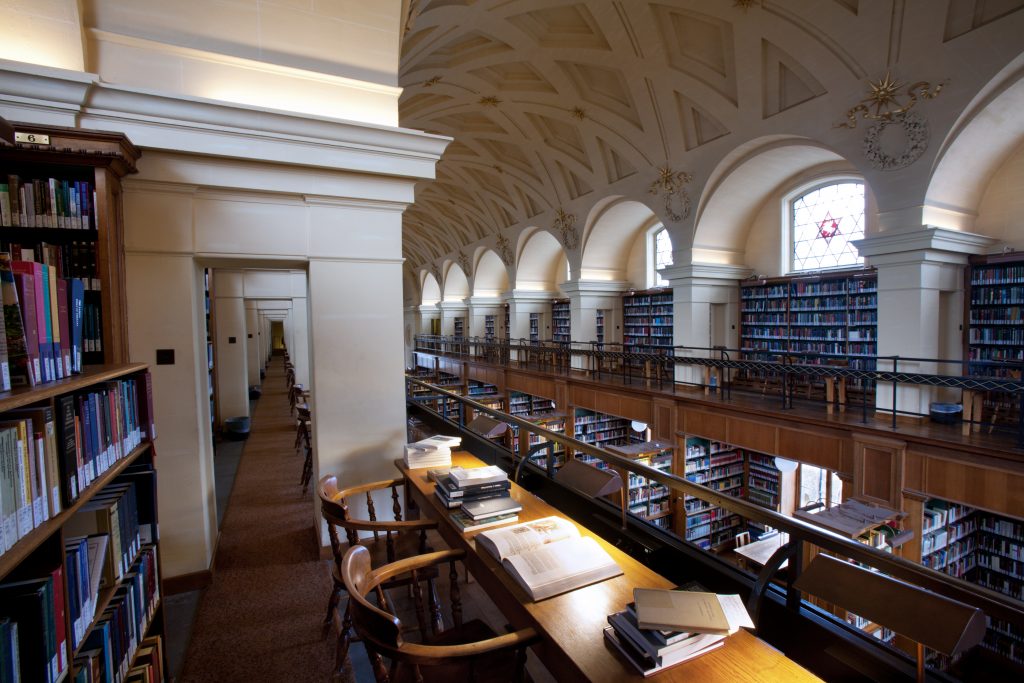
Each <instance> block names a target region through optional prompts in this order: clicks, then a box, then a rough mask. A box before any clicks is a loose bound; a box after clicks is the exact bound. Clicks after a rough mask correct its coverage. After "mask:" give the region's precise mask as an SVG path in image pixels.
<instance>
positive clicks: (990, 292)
mask: <svg viewBox="0 0 1024 683" xmlns="http://www.w3.org/2000/svg"><path fill="white" fill-rule="evenodd" d="M966 281H967V295H966V297H965V299H966V301H967V312H966V316H965V317H966V318H967V321H968V333H967V341H966V346H967V348H966V349H965V353H964V357H965V358H967V359H969V360H970V361H971V362H970V366H969V372H970V374H972V375H980V376H987V377H1012V378H1015V379H1019V378H1020V377H1021V371H1022V370H1024V257H1022V256H1021V255H1020V254H1006V255H999V256H988V257H972V258H971V261H970V265H969V266H968V268H967V278H966ZM1007 361H1010V362H1012V361H1016V362H1017V363H1019V365H1017V366H1016V367H1014V366H1012V365H1011V366H1007V365H1002V366H1000V367H994V366H993V365H992V363H994V362H1003V363H1005V362H1007ZM982 410H983V415H982V417H983V419H987V420H990V421H991V422H992V423H995V422H996V421H997V420H999V419H1004V420H1005V421H1007V422H1008V423H1010V424H1014V425H1016V423H1017V417H1018V412H1019V410H1020V406H1019V403H1018V401H1017V400H1015V399H1014V397H1013V396H1012V395H1009V394H1006V393H1003V392H996V391H991V392H987V393H986V395H985V397H984V403H983V408H982Z"/></svg>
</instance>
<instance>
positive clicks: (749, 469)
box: [743, 450, 782, 531]
mask: <svg viewBox="0 0 1024 683" xmlns="http://www.w3.org/2000/svg"><path fill="white" fill-rule="evenodd" d="M743 453H744V455H745V456H746V457H745V464H746V468H745V476H746V481H745V482H744V490H743V497H744V498H746V499H747V500H748V501H750V502H751V503H756V504H757V505H760V506H761V507H763V508H766V509H768V510H772V511H774V512H779V509H780V506H779V503H780V498H779V496H780V494H781V491H782V473H781V472H780V471H779V468H777V467H776V466H775V458H774V457H773V456H771V455H765V454H764V453H756V452H754V451H747V450H744V451H743ZM747 524H748V526H750V527H751V528H754V529H757V530H759V531H766V529H765V528H764V525H762V524H760V523H758V522H754V521H752V520H751V521H748V522H747Z"/></svg>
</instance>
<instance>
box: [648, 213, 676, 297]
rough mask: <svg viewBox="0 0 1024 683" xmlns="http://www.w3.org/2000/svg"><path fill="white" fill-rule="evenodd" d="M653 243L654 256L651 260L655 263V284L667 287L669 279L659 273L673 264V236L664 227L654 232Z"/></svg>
mask: <svg viewBox="0 0 1024 683" xmlns="http://www.w3.org/2000/svg"><path fill="white" fill-rule="evenodd" d="M652 243H653V244H652V246H653V248H654V258H653V259H651V261H652V263H654V284H655V285H656V286H658V287H665V286H667V285H668V280H666V279H665V278H663V277H662V276H661V275H660V274H658V271H659V270H661V269H662V268H667V267H668V266H671V265H672V238H671V237H669V234H668V230H667V229H666V228H662V229H661V230H658V231H657V232H656V233H654V239H653V240H652Z"/></svg>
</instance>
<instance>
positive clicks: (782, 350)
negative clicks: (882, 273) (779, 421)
mask: <svg viewBox="0 0 1024 683" xmlns="http://www.w3.org/2000/svg"><path fill="white" fill-rule="evenodd" d="M740 311H741V318H740V348H741V350H742V351H743V357H744V358H746V359H749V360H773V359H777V358H778V357H779V356H780V355H782V354H789V355H790V356H791V357H792V359H793V360H794V361H795V362H798V363H804V364H823V363H826V362H829V361H832V362H836V363H843V362H845V363H848V364H849V366H850V367H852V368H858V369H864V370H873V369H875V359H874V357H875V356H876V355H877V353H878V279H877V275H876V274H875V272H874V271H873V270H858V271H846V272H839V273H834V274H821V275H814V276H805V275H801V276H794V277H780V278H772V279H768V280H757V281H744V282H741V283H740ZM801 353H810V354H822V356H823V357H819V356H817V355H815V356H802V355H800V354H801Z"/></svg>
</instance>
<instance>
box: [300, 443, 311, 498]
mask: <svg viewBox="0 0 1024 683" xmlns="http://www.w3.org/2000/svg"><path fill="white" fill-rule="evenodd" d="M312 478H313V449H312V448H307V449H306V460H305V461H304V462H303V463H302V495H306V492H307V491H308V490H309V480H310V479H312Z"/></svg>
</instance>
